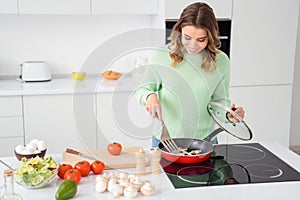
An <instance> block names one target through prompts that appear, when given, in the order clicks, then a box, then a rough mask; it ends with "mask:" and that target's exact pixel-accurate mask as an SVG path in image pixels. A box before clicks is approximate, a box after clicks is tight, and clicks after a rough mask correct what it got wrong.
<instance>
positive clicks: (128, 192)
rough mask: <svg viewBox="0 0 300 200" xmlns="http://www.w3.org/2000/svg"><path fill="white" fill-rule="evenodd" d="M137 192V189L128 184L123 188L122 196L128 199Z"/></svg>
mask: <svg viewBox="0 0 300 200" xmlns="http://www.w3.org/2000/svg"><path fill="white" fill-rule="evenodd" d="M137 194H138V191H137V189H136V188H135V187H134V186H133V185H129V186H127V187H126V188H125V189H124V196H125V197H126V198H128V199H132V198H134V197H136V196H137Z"/></svg>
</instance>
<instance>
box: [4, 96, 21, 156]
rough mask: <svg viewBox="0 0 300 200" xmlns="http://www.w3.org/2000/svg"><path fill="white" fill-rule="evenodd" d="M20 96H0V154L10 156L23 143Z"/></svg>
mask: <svg viewBox="0 0 300 200" xmlns="http://www.w3.org/2000/svg"><path fill="white" fill-rule="evenodd" d="M22 110H23V107H22V96H3V97H0V127H1V133H0V145H1V151H0V156H11V155H12V153H13V150H14V148H15V146H16V145H18V144H23V143H24V129H23V111H22Z"/></svg>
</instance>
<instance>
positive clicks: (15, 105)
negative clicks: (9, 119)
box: [0, 96, 23, 117]
mask: <svg viewBox="0 0 300 200" xmlns="http://www.w3.org/2000/svg"><path fill="white" fill-rule="evenodd" d="M22 115H23V113H22V97H21V96H3V97H0V116H1V117H5V116H22Z"/></svg>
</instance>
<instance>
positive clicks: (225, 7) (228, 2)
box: [165, 0, 233, 19]
mask: <svg viewBox="0 0 300 200" xmlns="http://www.w3.org/2000/svg"><path fill="white" fill-rule="evenodd" d="M232 1H233V0H222V1H218V0H204V1H201V2H205V3H207V4H208V5H210V6H211V7H212V8H213V10H214V12H215V15H216V18H219V19H231V17H232V16H231V15H232ZM194 2H199V1H195V0H185V1H183V0H165V18H166V19H179V17H180V13H181V12H182V10H183V9H184V8H185V7H186V6H187V5H189V4H192V3H194Z"/></svg>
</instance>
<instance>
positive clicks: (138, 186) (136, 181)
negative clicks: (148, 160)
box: [132, 176, 144, 191]
mask: <svg viewBox="0 0 300 200" xmlns="http://www.w3.org/2000/svg"><path fill="white" fill-rule="evenodd" d="M143 184H144V182H143V181H142V180H141V179H140V177H138V176H136V177H135V178H134V181H133V182H132V185H133V186H134V187H135V188H136V189H137V191H140V189H141V186H142V185H143Z"/></svg>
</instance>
